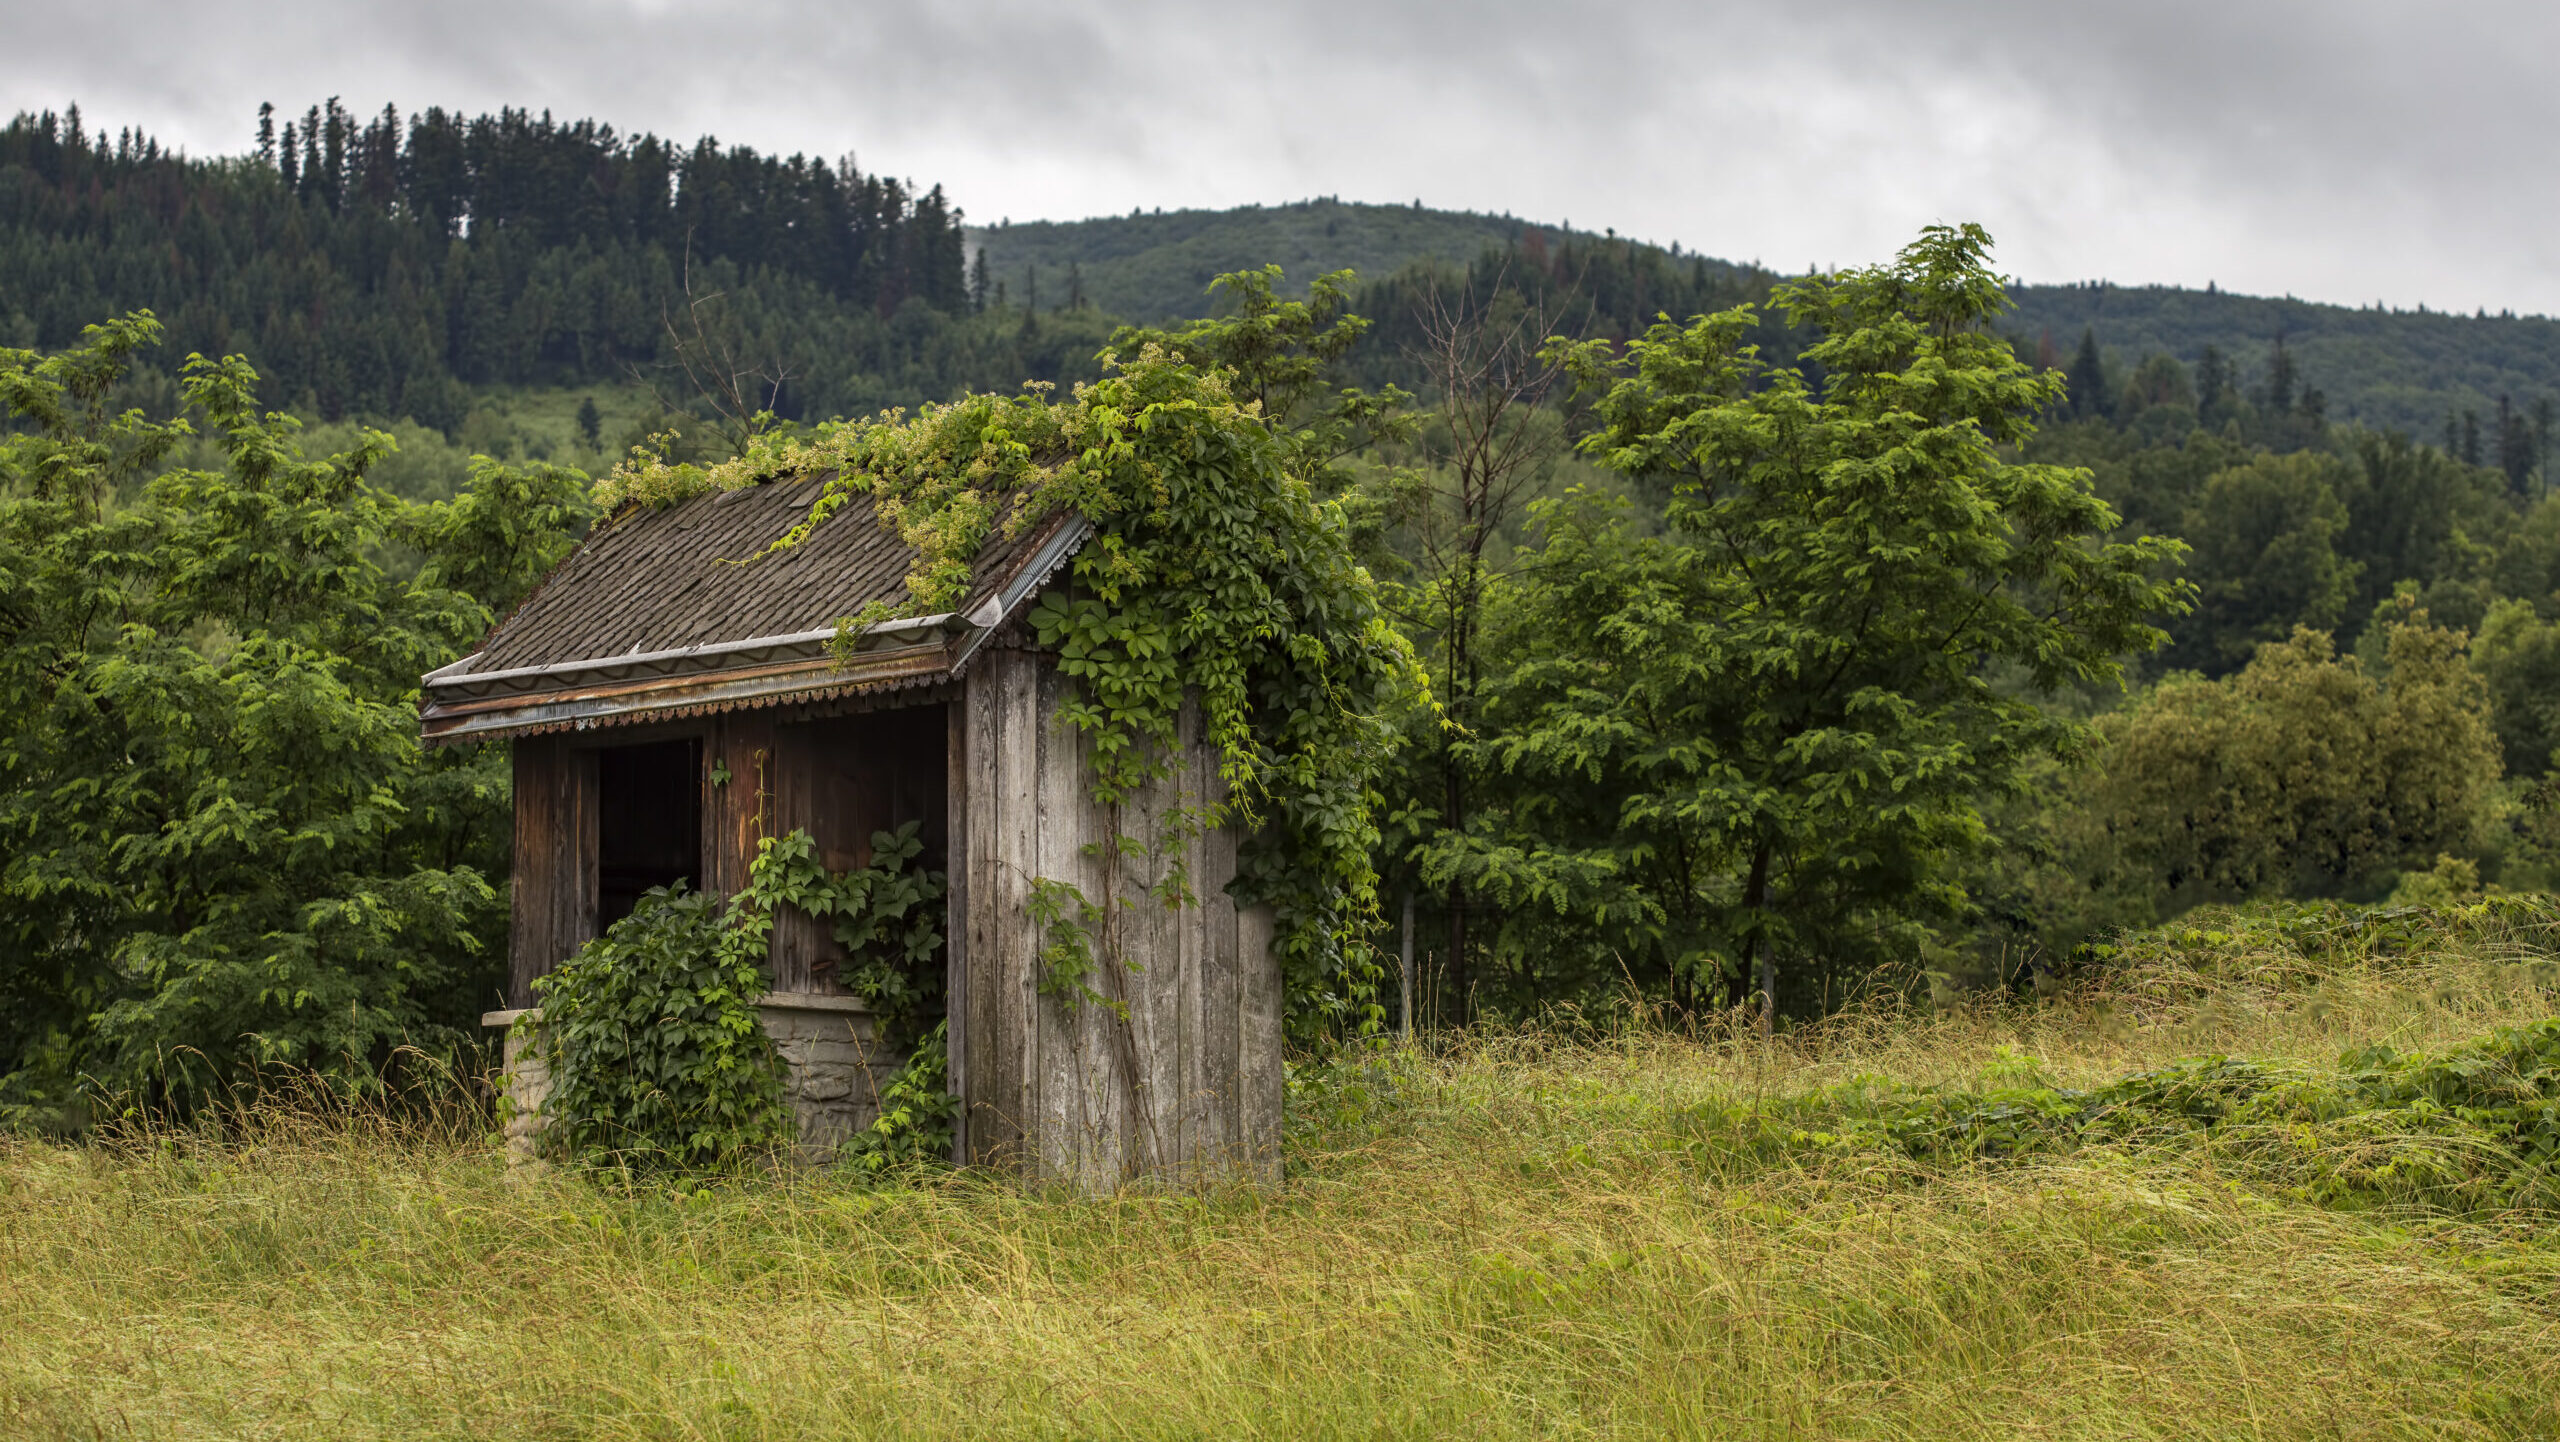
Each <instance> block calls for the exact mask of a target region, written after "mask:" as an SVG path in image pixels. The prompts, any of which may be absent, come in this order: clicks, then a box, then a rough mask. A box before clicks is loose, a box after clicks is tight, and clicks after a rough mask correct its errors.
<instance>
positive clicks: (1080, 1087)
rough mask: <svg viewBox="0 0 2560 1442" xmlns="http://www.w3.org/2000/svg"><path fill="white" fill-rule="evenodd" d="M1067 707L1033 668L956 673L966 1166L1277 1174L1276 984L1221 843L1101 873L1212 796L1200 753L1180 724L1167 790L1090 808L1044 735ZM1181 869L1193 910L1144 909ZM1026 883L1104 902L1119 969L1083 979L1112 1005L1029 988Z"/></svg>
mask: <svg viewBox="0 0 2560 1442" xmlns="http://www.w3.org/2000/svg"><path fill="white" fill-rule="evenodd" d="M1064 692H1065V683H1064V680H1063V678H1061V677H1060V676H1059V675H1058V673H1057V671H1056V669H1055V668H1054V667H1053V666H1051V665H1050V664H1048V663H1047V662H1045V661H1044V660H1043V659H1042V658H1040V657H1039V656H1037V655H1035V654H1033V653H1031V652H1028V651H1022V650H1012V649H993V648H991V649H990V650H988V651H986V652H984V653H981V655H980V656H979V658H978V664H977V665H976V667H975V668H974V669H973V670H972V672H971V674H970V676H969V679H968V685H967V693H966V703H965V706H964V708H963V709H964V715H963V717H962V718H961V720H960V722H959V723H958V730H959V732H960V733H961V738H962V742H963V746H962V747H959V748H955V752H957V751H961V750H965V754H955V755H954V757H953V758H952V770H953V775H954V778H955V780H954V782H953V784H952V786H951V798H952V808H953V811H954V813H955V814H956V815H957V816H958V817H959V820H958V821H957V822H955V834H956V835H957V837H958V838H959V842H958V846H957V853H958V854H957V856H956V857H955V861H956V863H957V865H956V866H955V874H956V875H957V877H958V880H957V883H956V886H957V888H958V892H959V894H961V895H965V896H966V897H967V898H968V905H967V909H966V910H965V912H960V913H958V914H961V915H964V916H965V917H966V918H967V926H966V931H965V936H963V937H962V938H961V939H960V940H959V942H958V946H959V955H958V956H957V958H956V959H955V961H954V977H955V982H956V984H955V987H954V990H953V997H954V1001H953V1015H954V1017H955V1018H956V1019H957V1022H956V1025H955V1028H954V1030H955V1033H956V1034H958V1036H959V1037H960V1041H959V1044H958V1046H957V1048H956V1049H955V1051H954V1054H953V1061H952V1066H953V1077H954V1079H955V1089H956V1090H957V1091H958V1092H959V1093H960V1096H961V1098H962V1102H963V1111H964V1113H965V1121H964V1127H965V1133H964V1135H965V1139H966V1140H965V1154H966V1155H967V1156H968V1157H969V1158H970V1159H971V1160H975V1161H979V1162H984V1163H999V1164H1002V1163H1011V1164H1015V1165H1018V1166H1020V1167H1021V1168H1022V1169H1023V1170H1024V1171H1025V1172H1026V1173H1027V1174H1028V1175H1029V1176H1031V1177H1032V1178H1033V1179H1035V1180H1043V1181H1057V1182H1063V1183H1067V1184H1069V1185H1073V1186H1076V1187H1079V1188H1082V1189H1085V1190H1102V1189H1106V1188H1109V1187H1112V1186H1116V1185H1119V1184H1120V1183H1122V1182H1124V1181H1128V1180H1131V1179H1134V1178H1139V1177H1149V1178H1156V1179H1162V1180H1169V1181H1175V1182H1183V1181H1191V1180H1207V1179H1210V1178H1216V1177H1236V1178H1244V1177H1250V1178H1259V1179H1265V1180H1276V1179H1277V1177H1278V1174H1279V1146H1280V1097H1281V1090H1282V1074H1281V1063H1280V1055H1281V1053H1280V1019H1281V1013H1280V1006H1281V996H1280V977H1279V972H1278V968H1277V964H1276V959H1275V958H1274V957H1273V955H1272V952H1271V945H1270V942H1271V920H1270V917H1269V915H1268V913H1267V912H1263V911H1261V910H1259V909H1246V910H1242V911H1240V910H1239V908H1238V907H1237V906H1236V905H1235V902H1234V901H1233V899H1232V898H1230V897H1229V896H1228V895H1227V893H1226V886H1227V883H1228V882H1229V881H1231V880H1232V879H1233V878H1234V876H1235V867H1236V840H1235V837H1234V835H1233V833H1232V832H1231V831H1220V832H1213V833H1210V834H1208V835H1206V836H1199V837H1194V838H1192V839H1190V840H1189V841H1188V842H1186V843H1184V844H1183V845H1182V846H1181V847H1180V848H1179V849H1178V852H1177V854H1176V855H1172V856H1163V857H1156V856H1150V857H1145V858H1138V857H1131V858H1126V859H1123V860H1122V861H1121V862H1120V863H1119V864H1118V865H1117V867H1116V868H1115V867H1113V866H1112V864H1111V863H1110V862H1109V860H1108V859H1107V858H1108V856H1109V854H1110V852H1111V851H1112V850H1113V849H1114V848H1113V846H1112V845H1111V843H1112V839H1113V838H1114V837H1115V836H1131V837H1136V838H1140V839H1142V840H1145V841H1148V842H1153V841H1154V839H1155V838H1157V837H1158V836H1160V835H1162V834H1163V833H1164V831H1165V830H1166V829H1167V828H1168V826H1169V825H1170V824H1171V823H1172V822H1173V820H1174V814H1173V813H1174V811H1175V809H1176V808H1178V807H1193V806H1199V805H1202V804H1205V803H1206V801H1207V800H1208V799H1209V798H1211V797H1214V796H1216V795H1218V794H1219V789H1218V788H1219V778H1218V771H1217V759H1216V756H1215V754H1214V753H1213V752H1212V751H1211V750H1210V748H1209V747H1207V746H1206V745H1204V744H1203V742H1202V737H1201V735H1200V721H1199V718H1198V716H1197V714H1196V712H1195V711H1193V710H1191V709H1189V708H1186V711H1185V714H1184V716H1183V718H1182V725H1181V737H1182V743H1183V749H1182V755H1181V757H1180V758H1179V759H1178V762H1177V765H1176V766H1175V769H1174V772H1173V774H1172V775H1171V776H1169V777H1167V778H1165V779H1164V780H1163V781H1161V782H1158V783H1156V784H1155V785H1152V786H1150V787H1148V788H1146V789H1145V790H1144V792H1143V793H1142V794H1140V795H1138V796H1136V797H1133V798H1131V799H1130V800H1129V801H1128V802H1125V803H1123V804H1122V805H1121V806H1120V807H1119V808H1117V813H1116V815H1115V814H1114V810H1113V808H1108V807H1103V806H1100V805H1097V804H1095V803H1094V802H1093V801H1092V800H1091V799H1090V798H1089V796H1088V794H1087V777H1088V774H1089V773H1088V771H1087V769H1086V762H1085V754H1084V746H1083V744H1082V742H1081V738H1080V737H1079V736H1078V734H1077V733H1076V732H1075V730H1074V728H1073V727H1071V726H1068V725H1065V724H1063V723H1062V722H1060V721H1059V719H1058V708H1059V705H1060V702H1061V701H1062V699H1063V696H1064ZM1176 866H1179V867H1181V868H1183V869H1184V870H1185V871H1187V873H1188V877H1189V888H1190V892H1191V899H1190V901H1189V903H1188V904H1185V905H1182V906H1179V907H1171V908H1168V907H1167V906H1165V905H1163V904H1162V903H1161V902H1160V901H1159V900H1158V899H1157V898H1156V896H1155V895H1153V894H1152V893H1153V892H1154V889H1155V888H1156V887H1157V885H1158V884H1159V883H1161V882H1163V881H1165V880H1166V879H1167V877H1168V875H1169V874H1170V873H1171V871H1172V870H1173V869H1174V868H1175V867H1176ZM1036 878H1047V879H1049V880H1053V881H1064V882H1068V883H1071V884H1073V885H1074V886H1076V887H1077V888H1078V889H1079V890H1081V891H1082V892H1083V894H1084V895H1085V897H1086V898H1087V899H1089V900H1091V901H1093V902H1095V903H1096V904H1098V905H1103V906H1105V907H1106V908H1107V910H1108V914H1109V917H1110V918H1111V919H1110V921H1109V922H1108V923H1107V933H1106V934H1107V939H1108V947H1107V948H1106V950H1107V951H1108V952H1115V953H1116V954H1117V956H1118V957H1119V958H1120V959H1121V960H1124V961H1126V962H1127V963H1129V965H1128V966H1127V967H1121V966H1115V965H1109V964H1107V963H1108V961H1109V959H1110V958H1109V957H1108V956H1106V957H1105V961H1106V964H1105V965H1104V966H1103V967H1102V968H1101V969H1100V970H1099V971H1098V972H1097V973H1096V974H1095V975H1094V976H1093V977H1091V978H1089V981H1088V984H1089V985H1090V986H1091V987H1092V988H1093V989H1094V990H1096V991H1098V992H1100V993H1101V994H1102V995H1103V996H1104V997H1105V998H1107V999H1108V1000H1109V1001H1110V1002H1112V1003H1115V1004H1116V1005H1104V1004H1101V1003H1097V1002H1093V1001H1085V1002H1083V1003H1082V1004H1080V1005H1072V1006H1071V1005H1069V1004H1068V1002H1067V1000H1066V999H1064V998H1060V997H1057V996H1053V995H1046V994H1043V993H1042V992H1041V990H1040V979H1041V976H1042V974H1043V964H1042V962H1041V960H1040V955H1039V953H1040V951H1041V949H1042V948H1043V946H1044V945H1046V944H1047V939H1046V937H1044V936H1043V935H1042V934H1041V928H1040V927H1039V925H1038V924H1036V923H1035V922H1034V921H1033V920H1032V918H1031V916H1030V913H1029V904H1030V900H1031V895H1032V890H1033V884H1034V880H1035V879H1036ZM1123 1007H1125V1009H1126V1012H1127V1015H1126V1018H1125V1019H1123V1018H1122V1017H1121V1016H1120V1015H1119V1014H1118V1011H1119V1009H1120V1008H1123Z"/></svg>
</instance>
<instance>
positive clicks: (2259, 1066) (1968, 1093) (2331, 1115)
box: [1822, 1017, 2560, 1212]
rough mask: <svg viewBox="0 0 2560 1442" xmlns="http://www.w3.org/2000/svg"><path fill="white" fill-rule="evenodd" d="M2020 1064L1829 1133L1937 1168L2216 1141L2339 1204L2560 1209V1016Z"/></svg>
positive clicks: (1916, 1096) (1919, 1094) (1832, 1139)
mask: <svg viewBox="0 0 2560 1442" xmlns="http://www.w3.org/2000/svg"><path fill="white" fill-rule="evenodd" d="M2013 1070H2015V1071H2017V1072H2020V1073H2023V1074H2021V1075H2015V1076H2012V1077H2011V1078H2009V1082H2010V1084H2008V1085H2005V1086H1999V1087H1994V1088H1991V1089H1987V1090H1979V1091H1977V1090H1915V1091H1909V1092H1904V1093H1900V1094H1888V1095H1886V1096H1885V1097H1883V1098H1880V1099H1878V1101H1877V1102H1876V1103H1875V1104H1874V1106H1873V1109H1872V1110H1871V1111H1870V1110H1866V1109H1865V1108H1864V1107H1861V1108H1860V1109H1859V1112H1853V1113H1851V1114H1850V1115H1849V1116H1848V1117H1847V1118H1846V1119H1845V1122H1844V1124H1843V1125H1841V1127H1840V1129H1839V1130H1838V1131H1837V1132H1833V1133H1826V1134H1824V1135H1823V1137H1822V1140H1824V1141H1825V1142H1827V1143H1830V1144H1835V1145H1846V1146H1861V1145H1880V1146H1885V1147H1890V1148H1892V1149H1894V1150H1897V1151H1900V1152H1902V1153H1903V1154H1905V1155H1907V1156H1910V1157H1912V1158H1914V1159H1916V1160H1921V1161H1927V1162H1937V1163H1945V1162H1950V1161H1959V1160H1964V1159H1968V1158H1975V1157H1983V1158H2008V1157H2022V1156H2033V1155H2050V1154H2055V1153H2064V1152H2071V1151H2076V1150H2080V1149H2082V1148H2086V1147H2093V1146H2110V1147H2119V1148H2134V1149H2152V1148H2165V1147H2186V1146H2196V1145H2210V1146H2212V1147H2214V1148H2215V1149H2216V1150H2217V1151H2218V1152H2219V1153H2220V1154H2221V1155H2223V1156H2224V1157H2226V1158H2227V1159H2229V1160H2230V1161H2232V1162H2236V1163H2238V1164H2239V1165H2240V1166H2241V1167H2243V1168H2244V1169H2246V1171H2248V1172H2250V1173H2252V1174H2255V1175H2257V1176H2259V1177H2261V1178H2263V1179H2265V1180H2266V1181H2268V1182H2271V1183H2273V1184H2274V1185H2276V1186H2278V1187H2280V1188H2282V1189H2284V1190H2286V1191H2289V1192H2291V1193H2293V1194H2295V1195H2298V1196H2300V1197H2302V1198H2304V1199H2305V1200H2309V1201H2315V1202H2319V1203H2322V1204H2326V1205H2331V1206H2346V1207H2365V1206H2372V1205H2376V1204H2382V1203H2398V1204H2406V1203H2411V1202H2418V1203H2424V1204H2428V1205H2433V1206H2439V1207H2447V1208H2451V1209H2454V1210H2458V1211H2465V1212H2477V1211H2489V1210H2501V1209H2506V1208H2513V1207H2522V1208H2530V1209H2536V1210H2544V1209H2550V1208H2554V1207H2560V1017H2554V1018H2550V1019H2547V1020H2544V1021H2540V1022H2534V1023H2531V1024H2528V1025H2524V1026H2504V1027H2499V1028H2497V1029H2495V1030H2493V1031H2492V1032H2490V1033H2489V1034H2488V1035H2486V1036H2484V1037H2481V1038H2479V1039H2478V1040H2476V1041H2473V1042H2470V1043H2467V1044H2464V1045H2461V1046H2456V1047H2452V1048H2449V1049H2447V1050H2444V1051H2441V1052H2436V1053H2432V1054H2418V1055H2411V1056H2402V1055H2400V1054H2399V1053H2397V1052H2395V1051H2393V1049H2392V1048H2391V1047H2389V1046H2387V1045H2374V1046H2368V1047H2360V1048H2357V1049H2355V1050H2352V1051H2350V1052H2348V1053H2347V1054H2346V1055H2345V1056H2343V1057H2341V1058H2340V1059H2339V1063H2338V1071H2337V1073H2336V1074H2332V1075H2325V1076H2324V1075H2321V1074H2319V1073H2316V1072H2313V1071H2311V1070H2309V1069H2307V1068H2301V1067H2294V1066H2286V1065H2280V1064H2269V1063H2262V1062H2254V1061H2248V1060H2243V1059H2238V1058H2233V1057H2221V1056H2217V1057H2200V1058H2194V1059H2189V1060H2183V1061H2177V1062H2172V1063H2170V1064H2169V1065H2167V1066H2163V1067H2158V1068H2154V1069H2152V1070H2148V1071H2143V1072H2137V1073H2135V1074H2133V1075H2131V1076H2127V1077H2125V1078H2123V1079H2122V1080H2120V1081H2116V1082H2113V1083H2110V1084H2108V1085H2106V1086H2102V1087H2095V1088H2091V1089H2088V1090H2072V1089H2068V1088H2059V1087H2053V1086H2049V1085H2043V1084H2040V1083H2039V1082H2038V1081H2037V1080H2036V1078H2035V1073H2034V1069H2033V1067H2032V1065H2031V1064H2030V1065H2027V1066H2024V1067H2020V1068H2015V1069H2013ZM1861 1112H1862V1113H1863V1114H1860V1113H1861Z"/></svg>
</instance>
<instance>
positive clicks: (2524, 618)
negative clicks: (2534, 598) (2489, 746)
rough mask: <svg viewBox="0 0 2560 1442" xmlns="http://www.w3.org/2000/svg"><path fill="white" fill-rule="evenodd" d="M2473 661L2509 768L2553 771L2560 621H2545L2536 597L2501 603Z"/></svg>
mask: <svg viewBox="0 0 2560 1442" xmlns="http://www.w3.org/2000/svg"><path fill="white" fill-rule="evenodd" d="M2471 664H2472V665H2473V666H2475V667H2477V668H2478V669H2479V671H2480V678H2481V680H2482V681H2483V682H2484V683H2485V684H2486V686H2487V688H2488V693H2489V710H2490V714H2491V715H2492V716H2494V717H2495V718H2496V725H2497V732H2498V745H2499V749H2500V750H2501V751H2502V752H2503V753H2504V755H2505V757H2506V762H2507V769H2508V770H2509V771H2511V772H2513V773H2515V774H2516V775H2519V776H2539V775H2541V774H2542V773H2543V772H2545V771H2547V770H2549V769H2550V767H2551V764H2552V760H2553V754H2554V752H2555V751H2560V622H2553V621H2547V620H2544V619H2543V618H2542V617H2541V616H2540V615H2539V614H2537V613H2536V611H2535V609H2534V604H2533V602H2531V601H2527V600H2524V599H2522V598H2518V599H2514V600H2506V601H2500V602H2498V603H2497V604H2495V605H2493V606H2491V607H2490V608H2489V614H2488V616H2487V617H2486V618H2485V619H2484V620H2483V621H2482V622H2481V623H2480V638H2479V640H2477V641H2475V642H2473V643H2472V647H2471Z"/></svg>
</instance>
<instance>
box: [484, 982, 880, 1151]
mask: <svg viewBox="0 0 2560 1442" xmlns="http://www.w3.org/2000/svg"><path fill="white" fill-rule="evenodd" d="M756 1011H757V1012H758V1014H759V1015H760V1016H761V1018H762V1020H763V1022H764V1030H765V1035H767V1036H769V1037H771V1038H773V1046H774V1050H775V1051H777V1052H779V1053H780V1054H781V1056H782V1099H783V1101H784V1103H785V1104H787V1105H788V1106H789V1107H790V1108H791V1114H792V1119H793V1121H794V1124H795V1126H796V1130H797V1143H798V1145H797V1147H796V1151H797V1152H798V1155H799V1158H800V1160H801V1161H802V1162H804V1163H806V1164H808V1165H810V1166H824V1165H825V1164H827V1163H828V1162H830V1161H833V1160H834V1159H835V1154H836V1151H837V1149H838V1148H840V1147H842V1146H843V1145H844V1143H845V1140H846V1139H847V1138H849V1137H851V1136H853V1135H854V1134H855V1133H857V1132H860V1131H863V1130H865V1129H867V1128H869V1127H870V1125H871V1123H872V1122H873V1121H875V1120H877V1119H878V1117H879V1115H880V1089H881V1088H882V1087H884V1086H887V1085H888V1084H889V1080H890V1078H892V1077H894V1076H896V1075H897V1074H898V1071H899V1069H900V1068H901V1067H903V1066H905V1065H906V1058H905V1057H901V1056H888V1055H885V1054H883V1053H882V1052H881V1051H880V1049H879V1046H878V1044H877V1038H878V1028H877V1024H876V1022H875V1020H874V1019H873V1017H872V1015H871V1008H870V1006H869V1004H867V1003H865V1002H864V1001H863V1000H862V999H861V998H859V997H851V996H815V995H805V994H798V993H775V994H769V995H767V996H766V997H764V998H763V999H762V1000H760V1001H758V1002H757V1003H756ZM535 1014H536V1015H539V1014H540V1013H539V1011H538V1010H537V1011H536V1013H535ZM523 1015H525V1013H524V1012H522V1011H493V1012H489V1013H487V1014H485V1015H483V1016H482V1017H481V1018H480V1024H481V1025H482V1026H490V1027H506V1028H508V1032H507V1039H506V1051H505V1063H506V1070H505V1083H504V1085H505V1088H506V1097H507V1102H508V1114H507V1161H508V1162H509V1163H510V1164H521V1163H524V1162H530V1161H533V1160H534V1159H535V1151H534V1138H535V1135H536V1134H537V1133H539V1132H540V1131H541V1129H542V1104H543V1101H544V1100H545V1099H546V1098H547V1097H548V1096H549V1095H550V1093H551V1069H550V1067H548V1066H547V1065H545V1064H544V1063H543V1060H542V1057H541V1056H540V1054H539V1053H537V1052H536V1051H535V1050H534V1049H533V1048H532V1047H530V1046H527V1045H526V1044H525V1041H524V1040H523V1039H522V1038H520V1037H518V1036H517V1035H516V1033H515V1031H514V1024H515V1020H516V1018H517V1017H520V1016H523Z"/></svg>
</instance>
